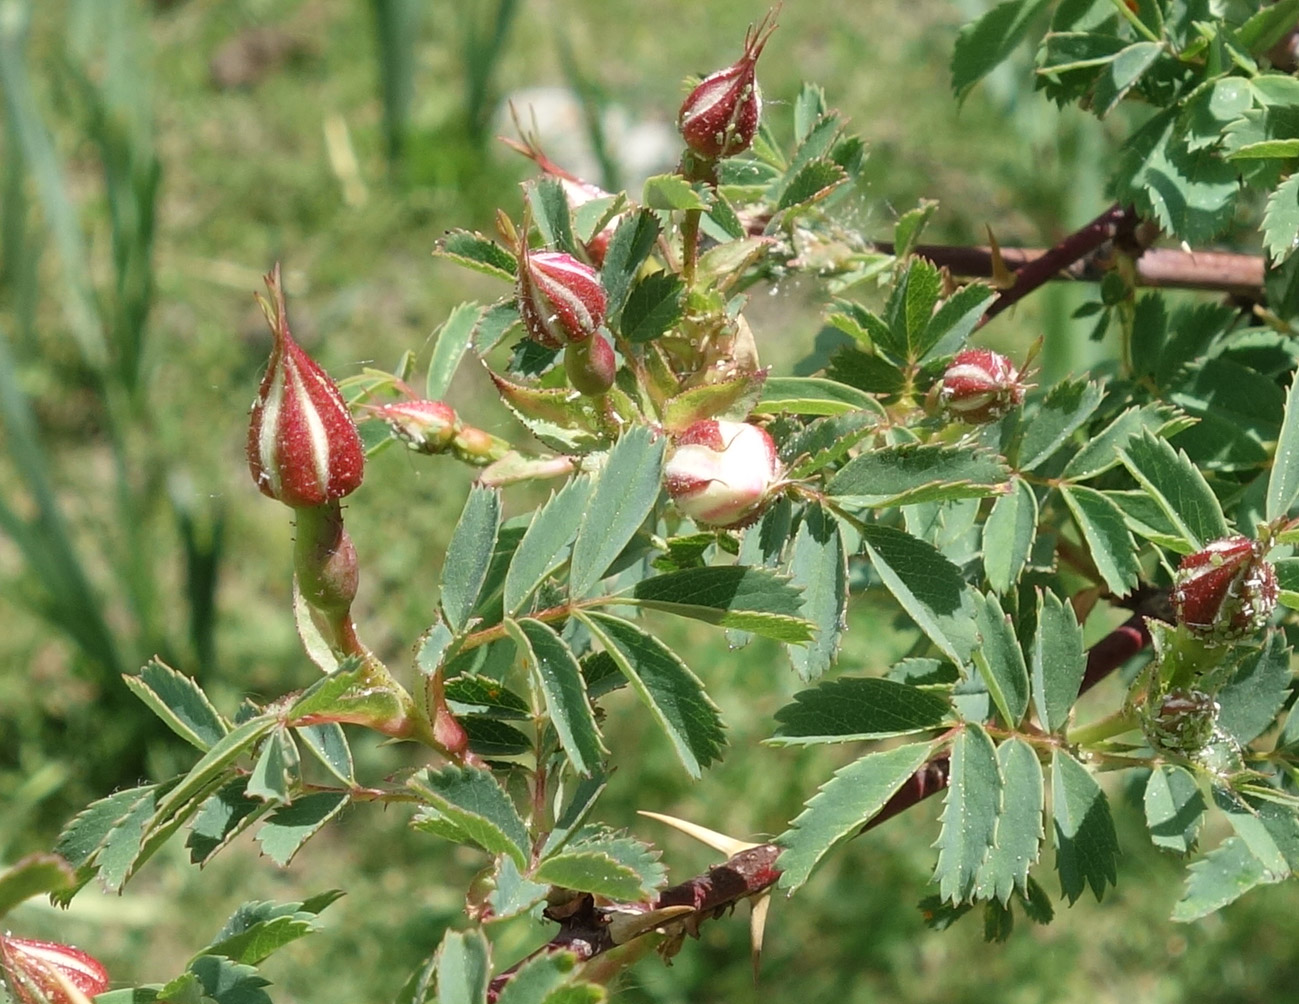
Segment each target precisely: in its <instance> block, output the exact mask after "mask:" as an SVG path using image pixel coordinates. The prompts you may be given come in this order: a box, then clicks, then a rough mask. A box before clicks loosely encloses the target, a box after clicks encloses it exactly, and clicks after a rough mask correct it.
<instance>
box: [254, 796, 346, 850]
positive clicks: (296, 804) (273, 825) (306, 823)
mask: <svg viewBox="0 0 1299 1004" xmlns="http://www.w3.org/2000/svg"><path fill="white" fill-rule="evenodd" d="M347 801H348V797H347V794H346V793H345V792H333V791H321V792H316V793H315V794H312V795H300V796H299V797H298V798H296V799H294V801H293V804H292V805H282V806H280V807H279V808H278V809H276V810H275V811H274V812H273V813H271V815H270V817H269V818H268V819H267V820H266V822H265V823H263V824H262V828H261V829H259V830H258V831H257V842H258V843H259V844H261V845H262V853H263V854H265V855H266V856H267V857H269V858H270V859H271V860H272V861H274V862H275V863H276V864H278V865H280V866H281V867H287V866H288V864H289V862H290V861H292V860H293V856H294V855H295V854H297V853H298V851H299V850H301V849H302V845H303V844H305V843H306V842H307V841H308V840H310V839H311V838H312V837H314V836H315V835H316V834H317V833H319V832H320V830H321V829H322V828H323V827H324V825H325V824H326V823H327V822H329V821H330V820H331V819H333V818H334V817H335V816H337V815H338V814H339V813H340V812H342V811H343V806H345V805H346V804H347Z"/></svg>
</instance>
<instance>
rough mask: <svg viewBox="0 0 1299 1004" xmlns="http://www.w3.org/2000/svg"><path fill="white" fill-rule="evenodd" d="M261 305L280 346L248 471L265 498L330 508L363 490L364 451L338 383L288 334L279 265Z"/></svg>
mask: <svg viewBox="0 0 1299 1004" xmlns="http://www.w3.org/2000/svg"><path fill="white" fill-rule="evenodd" d="M266 288H267V289H268V290H269V291H270V294H271V301H270V302H268V301H266V300H264V299H263V298H262V297H260V296H259V297H258V298H257V300H258V302H259V303H260V304H261V306H262V310H263V312H264V313H265V314H266V321H267V323H268V324H269V325H270V327H271V334H272V335H273V336H274V339H275V342H274V345H273V347H272V349H271V359H270V363H269V364H268V365H267V367H266V375H265V376H264V377H262V384H261V387H260V388H259V389H258V391H257V400H256V401H254V402H253V413H252V421H251V423H250V424H249V427H248V466H249V469H250V470H251V471H252V475H253V481H254V482H256V484H257V487H258V488H259V489H261V492H262V494H263V495H269V496H270V497H271V498H273V499H277V500H278V501H280V502H283V503H284V504H285V505H288V506H292V507H294V508H295V509H301V508H307V507H311V506H319V505H324V504H325V503H326V502H330V501H332V500H334V499H340V498H342V497H343V496H345V495H349V494H351V493H352V492H353V491H355V490H356V489H357V487H358V486H359V485H360V484H361V478H362V477H363V475H364V471H365V451H364V450H363V449H362V447H361V437H360V435H359V434H358V433H357V431H356V423H355V422H353V421H352V416H351V413H350V412H349V411H348V410H347V402H346V401H344V400H343V395H342V393H341V392H340V391H339V389H338V385H337V384H336V383H334V381H333V380H331V379H330V378H329V374H328V373H326V372H325V371H324V370H323V369H321V368H320V366H319V365H318V364H317V363H316V362H315V360H313V359H312V358H311V357H310V356H308V355H307V354H306V353H305V352H304V351H303V350H302V348H301V347H300V346H299V345H298V343H297V342H296V341H294V340H293V336H292V335H291V334H290V333H289V318H288V313H287V311H286V308H285V304H284V290H283V287H282V286H281V284H280V267H279V266H278V265H276V266H275V269H274V271H272V272H271V274H270V275H268V276H266Z"/></svg>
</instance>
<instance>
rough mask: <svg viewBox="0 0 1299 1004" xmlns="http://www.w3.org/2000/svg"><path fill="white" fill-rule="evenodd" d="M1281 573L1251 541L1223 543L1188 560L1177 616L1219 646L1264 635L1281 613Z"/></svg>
mask: <svg viewBox="0 0 1299 1004" xmlns="http://www.w3.org/2000/svg"><path fill="white" fill-rule="evenodd" d="M1277 593H1278V587H1277V581H1276V572H1275V571H1274V570H1273V568H1272V565H1271V564H1270V563H1269V562H1268V561H1266V560H1265V559H1264V558H1263V554H1262V549H1261V548H1260V547H1259V545H1258V544H1257V543H1255V542H1254V541H1252V540H1250V539H1249V538H1248V537H1223V538H1222V539H1221V540H1215V541H1214V542H1213V543H1211V544H1209V545H1208V546H1207V547H1206V548H1204V550H1202V551H1196V552H1195V553H1194V554H1188V555H1187V556H1186V557H1185V558H1183V559H1182V563H1181V564H1180V565H1179V566H1178V568H1177V575H1176V576H1175V577H1174V579H1173V612H1174V613H1175V614H1176V616H1177V623H1179V624H1185V625H1186V626H1187V628H1189V629H1190V631H1191V633H1192V634H1195V635H1197V636H1199V637H1202V638H1207V639H1210V640H1215V641H1226V640H1229V639H1232V638H1239V637H1241V636H1243V635H1246V634H1251V633H1253V632H1255V631H1258V630H1259V629H1260V628H1262V627H1263V625H1264V624H1266V623H1267V619H1268V617H1269V616H1270V615H1271V613H1272V610H1273V609H1274V608H1275V607H1276V600H1277Z"/></svg>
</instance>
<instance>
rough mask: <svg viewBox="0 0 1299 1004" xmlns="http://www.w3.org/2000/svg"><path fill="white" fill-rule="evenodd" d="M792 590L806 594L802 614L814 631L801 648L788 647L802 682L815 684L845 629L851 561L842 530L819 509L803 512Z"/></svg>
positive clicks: (792, 569)
mask: <svg viewBox="0 0 1299 1004" xmlns="http://www.w3.org/2000/svg"><path fill="white" fill-rule="evenodd" d="M789 572H790V575H791V578H792V581H791V584H792V585H793V586H795V587H797V588H798V589H800V590H801V591H802V600H803V606H802V611H801V612H802V614H803V617H804V618H805V619H806V620H808V621H809V622H811V624H812V625H813V626H814V627H815V629H816V634H815V636H814V637H813V638H812V639H811V640H810V641H807V642H804V643H801V644H790V645H787V646H786V651H787V652H788V653H789V661H790V662H791V663H792V664H793V666H794V669H795V671H796V672H797V673H798V675H799V678H800V679H803V680H812V679H815V678H816V677H818V676H820V675H821V674H822V673H824V672H825V671H826V670H827V669H829V668H830V666H831V665H833V663H834V659H835V656H836V655H837V654H838V652H839V638H840V635H841V633H842V632H843V630H844V627H845V619H844V618H845V610H846V606H847V602H848V556H847V554H846V553H845V551H844V543H843V538H842V537H841V536H840V533H839V524H838V521H837V520H835V518H834V517H833V516H831V515H830V514H829V513H828V512H826V511H825V510H824V509H822V508H821V507H820V506H819V505H809V506H808V507H807V508H806V509H804V510H803V519H802V521H801V522H800V524H799V527H798V533H797V534H796V535H795V536H794V543H793V545H792V547H791V551H790V558H789Z"/></svg>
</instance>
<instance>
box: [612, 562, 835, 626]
mask: <svg viewBox="0 0 1299 1004" xmlns="http://www.w3.org/2000/svg"><path fill="white" fill-rule="evenodd" d="M800 587H801V584H799V583H796V582H791V581H790V579H789V577H788V576H785V575H781V574H780V573H778V572H776V571H774V570H772V569H767V568H751V567H746V566H744V565H709V566H706V567H704V568H687V569H683V570H681V571H677V572H667V573H665V574H663V575H656V576H652V577H651V578H648V579H642V580H641V581H640V582H638V583H636V585H635V586H633V587H632V589H631V595H630V597H625V594H624V597H625V598H626V599H628V600H630V601H631V602H633V603H635V604H636V605H637V606H643V607H649V608H650V609H652V610H662V611H664V612H666V613H672V614H677V615H678V616H681V617H691V618H694V619H695V620H701V621H704V622H706V623H708V624H717V625H719V626H721V627H729V628H736V629H739V630H744V631H751V632H753V633H754V634H760V635H763V636H764V637H768V638H774V639H776V640H777V641H786V642H800V641H807V640H808V639H810V638H811V637H812V627H813V625H812V624H811V623H809V621H808V620H807V619H806V618H805V617H804V616H802V614H803V596H802V591H801V588H800ZM624 597H619V599H623V598H624Z"/></svg>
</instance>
